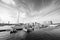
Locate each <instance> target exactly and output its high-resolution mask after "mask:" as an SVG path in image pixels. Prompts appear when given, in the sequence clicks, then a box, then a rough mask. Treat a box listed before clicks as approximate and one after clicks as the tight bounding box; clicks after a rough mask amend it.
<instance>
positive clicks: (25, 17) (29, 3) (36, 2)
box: [0, 0, 60, 23]
mask: <svg viewBox="0 0 60 40" xmlns="http://www.w3.org/2000/svg"><path fill="white" fill-rule="evenodd" d="M18 13H19V14H18ZM18 15H19V22H20V23H21V22H22V23H27V22H35V21H36V22H40V23H42V22H44V21H50V20H52V21H53V22H60V21H59V20H60V18H59V17H60V0H0V20H1V22H8V21H10V23H17V21H18V20H17V19H18Z"/></svg>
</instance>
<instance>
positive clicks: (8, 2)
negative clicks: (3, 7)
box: [1, 0, 15, 5]
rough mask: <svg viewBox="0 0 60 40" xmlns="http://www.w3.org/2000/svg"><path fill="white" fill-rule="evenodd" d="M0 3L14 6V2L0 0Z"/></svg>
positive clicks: (11, 0)
mask: <svg viewBox="0 0 60 40" xmlns="http://www.w3.org/2000/svg"><path fill="white" fill-rule="evenodd" d="M1 1H2V2H4V3H6V4H9V5H15V2H14V1H13V0H1Z"/></svg>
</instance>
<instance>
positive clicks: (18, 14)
mask: <svg viewBox="0 0 60 40" xmlns="http://www.w3.org/2000/svg"><path fill="white" fill-rule="evenodd" d="M19 17H20V12H19V11H18V12H17V23H18V24H19Z"/></svg>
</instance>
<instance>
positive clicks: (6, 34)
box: [0, 31, 10, 40]
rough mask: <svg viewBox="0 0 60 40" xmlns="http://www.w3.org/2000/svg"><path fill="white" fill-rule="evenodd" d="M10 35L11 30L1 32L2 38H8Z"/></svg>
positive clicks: (0, 36)
mask: <svg viewBox="0 0 60 40" xmlns="http://www.w3.org/2000/svg"><path fill="white" fill-rule="evenodd" d="M8 36H10V31H4V32H0V40H6V39H7V38H8Z"/></svg>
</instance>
